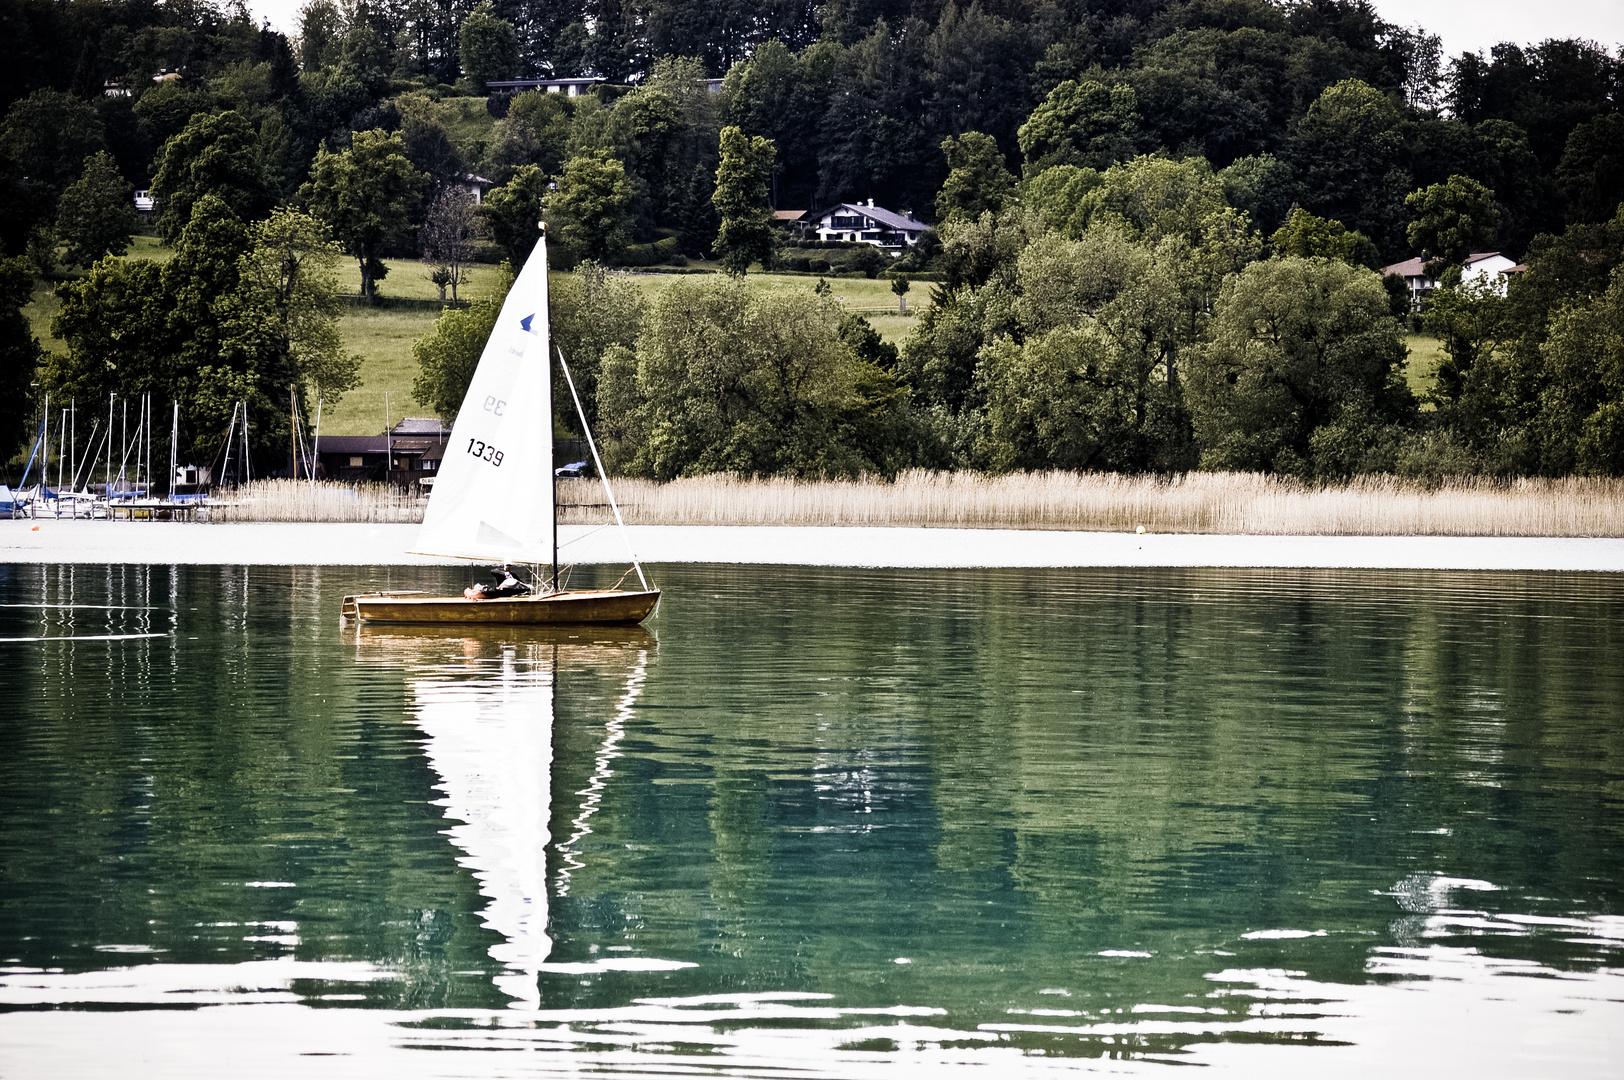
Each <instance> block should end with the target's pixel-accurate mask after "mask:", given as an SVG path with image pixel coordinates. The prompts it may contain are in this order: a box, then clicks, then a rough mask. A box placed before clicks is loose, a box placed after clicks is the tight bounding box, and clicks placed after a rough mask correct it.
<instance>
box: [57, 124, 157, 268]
mask: <svg viewBox="0 0 1624 1080" xmlns="http://www.w3.org/2000/svg"><path fill="white" fill-rule="evenodd" d="M132 190H133V189H132V188H131V187H130V185H129V183H128V182H126V181H125V179H124V178H123V177H122V176H120V175H119V173H118V166H117V165H115V164H114V163H113V155H112V154H109V153H107V152H106V151H105V150H101V151H98V152H96V153H94V154H92V155H90V157H88V158H86V159H85V171H84V173H83V174H81V175H80V177H79V179H78V180H75V181H74V182H73V183H72V184H70V185H68V190H66V191H64V192H63V193H62V199H61V201H60V202H59V203H58V204H57V213H56V235H57V239H59V240H61V241H63V242H65V243H66V244H67V247H68V250H67V262H68V265H70V266H82V267H85V268H86V269H88V268H89V267H90V265H91V264H92V263H94V262H95V261H96V260H98V259H100V258H101V257H102V256H104V255H122V254H124V252H125V251H127V250H128V249H129V246H130V238H131V237H132V236H134V235H135V231H136V230H137V229H139V228H140V227H141V221H140V219H139V218H137V217H136V216H135V210H134V208H133V207H131V205H130V193H131V191H132Z"/></svg>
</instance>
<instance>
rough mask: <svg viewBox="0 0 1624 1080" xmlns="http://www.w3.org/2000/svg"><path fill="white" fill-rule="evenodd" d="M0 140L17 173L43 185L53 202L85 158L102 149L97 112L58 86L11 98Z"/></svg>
mask: <svg viewBox="0 0 1624 1080" xmlns="http://www.w3.org/2000/svg"><path fill="white" fill-rule="evenodd" d="M0 142H4V143H5V145H6V147H7V148H8V149H9V150H10V152H11V155H12V156H13V157H14V158H15V159H16V161H17V164H18V166H19V167H20V169H21V170H22V174H23V175H24V176H26V177H28V179H29V180H30V181H32V182H33V183H37V184H43V185H44V186H45V187H46V189H47V190H49V191H50V193H51V198H52V199H53V200H55V198H56V197H57V196H58V195H60V194H61V193H62V191H63V189H64V188H66V187H67V186H68V185H69V184H71V183H72V182H73V181H74V179H75V178H77V177H78V176H79V174H80V172H81V171H82V170H83V168H84V162H85V158H87V157H89V156H90V155H91V154H94V153H96V152H97V151H98V150H105V149H106V148H107V139H106V129H105V127H104V125H103V124H102V120H101V117H99V116H98V115H96V110H95V109H94V108H92V107H91V106H90V105H89V104H88V103H86V102H84V101H82V100H80V99H79V98H76V97H74V96H73V95H71V94H64V93H62V92H61V91H59V90H35V91H34V92H33V93H32V94H29V95H28V96H27V97H25V98H23V99H22V100H20V101H16V102H13V103H12V106H11V108H10V109H8V110H7V111H6V118H5V123H4V124H0ZM53 208H54V206H53Z"/></svg>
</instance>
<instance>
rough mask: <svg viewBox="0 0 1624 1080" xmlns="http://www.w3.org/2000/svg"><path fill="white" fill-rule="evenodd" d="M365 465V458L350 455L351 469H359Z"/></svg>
mask: <svg viewBox="0 0 1624 1080" xmlns="http://www.w3.org/2000/svg"><path fill="white" fill-rule="evenodd" d="M365 464H366V459H365V458H359V457H356V456H355V455H354V454H351V455H350V465H351V466H352V467H354V468H360V467H361V466H362V465H365Z"/></svg>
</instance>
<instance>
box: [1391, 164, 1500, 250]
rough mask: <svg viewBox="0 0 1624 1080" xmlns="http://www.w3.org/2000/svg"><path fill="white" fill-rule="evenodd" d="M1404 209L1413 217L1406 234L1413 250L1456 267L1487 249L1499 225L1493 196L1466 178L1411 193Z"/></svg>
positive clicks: (1498, 213)
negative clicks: (1415, 249) (1424, 252)
mask: <svg viewBox="0 0 1624 1080" xmlns="http://www.w3.org/2000/svg"><path fill="white" fill-rule="evenodd" d="M1404 205H1405V206H1407V207H1409V209H1410V212H1411V214H1413V215H1414V220H1412V221H1411V222H1410V226H1409V228H1408V229H1407V230H1406V235H1407V236H1408V237H1409V240H1410V244H1411V246H1413V247H1416V248H1419V249H1421V250H1422V251H1426V252H1430V253H1431V254H1432V255H1433V256H1435V257H1437V258H1441V259H1446V260H1448V261H1449V262H1451V263H1454V264H1455V265H1457V266H1458V265H1460V264H1461V263H1462V262H1464V261H1465V259H1466V256H1467V255H1468V254H1470V253H1471V252H1473V251H1482V250H1483V249H1484V248H1485V247H1487V246H1488V244H1489V242H1490V241H1492V240H1493V239H1494V230H1495V229H1496V227H1498V226H1499V224H1500V211H1499V210H1498V209H1497V208H1496V207H1495V205H1494V192H1492V191H1490V190H1489V189H1488V188H1486V187H1484V186H1483V185H1482V184H1480V183H1478V182H1477V181H1476V180H1473V179H1471V178H1470V177H1467V176H1451V177H1450V178H1449V179H1448V180H1446V181H1444V182H1443V183H1441V184H1433V185H1432V186H1430V187H1426V188H1422V189H1420V190H1419V191H1412V192H1410V194H1409V195H1408V196H1406V197H1405V199H1404Z"/></svg>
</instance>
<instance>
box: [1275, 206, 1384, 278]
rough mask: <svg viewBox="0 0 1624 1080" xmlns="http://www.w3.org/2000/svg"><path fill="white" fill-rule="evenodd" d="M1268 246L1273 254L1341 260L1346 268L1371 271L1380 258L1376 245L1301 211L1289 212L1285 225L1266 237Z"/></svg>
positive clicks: (1332, 222)
mask: <svg viewBox="0 0 1624 1080" xmlns="http://www.w3.org/2000/svg"><path fill="white" fill-rule="evenodd" d="M1269 246H1270V247H1272V248H1274V250H1275V254H1277V255H1295V256H1297V257H1298V258H1301V259H1308V258H1313V257H1315V256H1319V257H1321V258H1326V259H1341V260H1342V261H1343V262H1345V263H1347V264H1349V265H1350V266H1364V267H1368V268H1370V269H1372V270H1374V269H1376V266H1377V263H1378V262H1379V261H1380V258H1381V255H1380V253H1379V252H1378V251H1377V250H1376V245H1375V244H1372V243H1371V242H1370V240H1369V239H1368V238H1367V237H1366V236H1364V235H1363V234H1362V233H1357V232H1349V231H1348V227H1347V226H1346V225H1344V224H1342V223H1341V222H1340V221H1328V220H1326V219H1325V218H1322V217H1316V216H1314V215H1313V214H1310V213H1309V212H1308V211H1307V210H1303V209H1301V208H1298V209H1296V210H1293V211H1292V212H1291V217H1290V218H1288V219H1287V220H1286V223H1285V224H1284V225H1282V226H1281V227H1280V228H1278V229H1276V230H1275V232H1274V235H1272V236H1270V237H1269Z"/></svg>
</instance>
